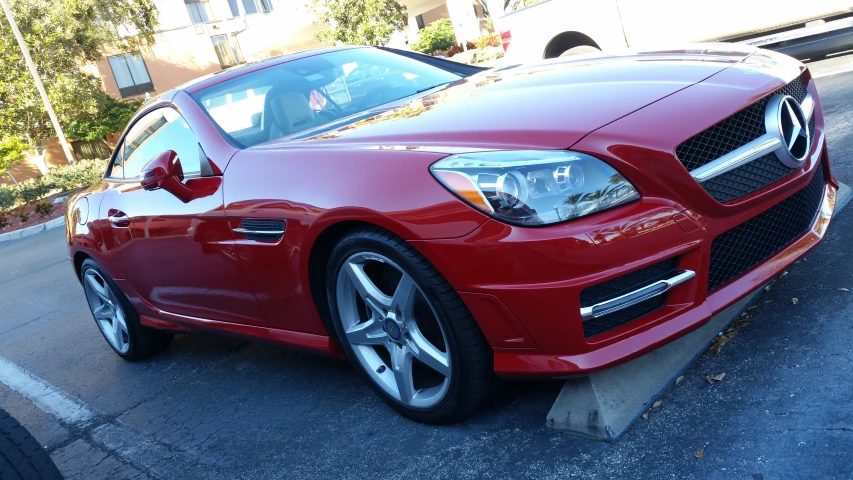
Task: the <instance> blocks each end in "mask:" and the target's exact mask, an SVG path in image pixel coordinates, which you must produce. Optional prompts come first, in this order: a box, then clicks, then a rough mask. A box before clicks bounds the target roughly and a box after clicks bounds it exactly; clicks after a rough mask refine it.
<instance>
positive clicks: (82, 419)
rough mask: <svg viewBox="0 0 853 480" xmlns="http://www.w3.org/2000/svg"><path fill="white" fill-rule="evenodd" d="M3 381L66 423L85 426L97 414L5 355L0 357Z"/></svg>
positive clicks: (0, 381)
mask: <svg viewBox="0 0 853 480" xmlns="http://www.w3.org/2000/svg"><path fill="white" fill-rule="evenodd" d="M0 383H3V384H4V385H6V386H7V387H9V388H11V389H12V390H14V391H16V392H18V393H19V394H21V395H22V396H24V397H26V398H27V399H29V400H30V401H31V402H33V403H34V404H36V406H38V407H39V408H41V409H42V410H44V411H45V412H47V413H49V414H51V415H53V416H54V417H56V418H58V419H59V420H61V421H63V422H65V423H68V424H72V425H81V426H82V425H86V424H88V423H89V422H91V421H92V420H93V419H94V418H95V417H96V416H97V415H96V414H95V411H94V410H92V409H91V408H89V407H88V406H87V405H86V404H85V403H83V402H81V401H80V400H78V399H76V398H74V397H72V396H71V395H68V394H67V393H65V392H63V391H62V390H60V389H58V388H56V387H54V386H53V385H51V384H49V383H47V382H45V381H44V380H42V379H40V378H38V377H36V376H35V375H33V374H32V373H30V372H28V371H26V370H24V369H23V368H21V367H19V366H17V365H15V364H14V363H12V362H10V361H9V360H6V359H5V358H3V357H0Z"/></svg>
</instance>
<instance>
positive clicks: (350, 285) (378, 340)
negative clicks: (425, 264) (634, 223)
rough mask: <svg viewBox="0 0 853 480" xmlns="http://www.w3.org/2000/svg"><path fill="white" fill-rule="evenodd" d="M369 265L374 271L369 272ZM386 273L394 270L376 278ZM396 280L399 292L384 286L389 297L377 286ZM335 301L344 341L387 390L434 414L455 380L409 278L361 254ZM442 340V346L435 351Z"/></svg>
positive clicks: (426, 306)
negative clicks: (367, 267)
mask: <svg viewBox="0 0 853 480" xmlns="http://www.w3.org/2000/svg"><path fill="white" fill-rule="evenodd" d="M370 264H373V267H374V268H370V272H368V271H366V270H365V267H366V266H368V265H370ZM375 267H378V268H375ZM382 269H393V270H392V271H390V272H388V271H386V272H385V273H386V275H384V276H382V278H377V277H378V276H379V275H377V273H376V271H381V270H382ZM387 273H390V275H388V274H387ZM396 277H399V280H398V281H396V282H390V283H395V286H389V285H387V283H389V282H387V281H386V282H380V283H382V284H383V287H384V289H385V291H386V292H388V293H386V292H383V290H382V289H381V288H380V287H379V286H377V280H388V278H392V279H395V278H396ZM335 296H336V300H337V306H338V314H339V315H340V319H341V326H342V327H343V330H344V332H345V338H343V339H341V340H342V341H346V342H348V343H349V345H350V346H351V347H352V350H353V352H354V353H355V356H356V358H357V359H358V361H359V362H360V363H361V365H362V366H363V367H364V369H365V370H366V371H367V373H368V375H369V376H370V378H371V379H373V381H374V382H376V384H377V385H379V387H380V388H382V390H384V391H385V392H386V393H387V394H388V395H390V396H391V397H393V398H395V399H396V400H397V401H398V402H400V403H401V404H403V405H405V406H407V407H412V408H430V407H432V406H435V405H436V404H438V403H439V402H440V401H441V400H442V399H443V398H444V396H445V395H446V394H447V390H448V388H449V387H450V380H451V364H450V344H449V343H448V341H447V335H446V334H445V332H444V328H443V327H442V326H441V323H440V322H439V321H438V318H437V315H436V313H435V309H434V308H433V306H432V304H430V302H429V300H428V299H427V298H426V296H425V295H424V294H423V291H421V289H420V287H418V285H417V284H416V283H415V281H414V280H413V279H412V277H411V276H409V274H407V273H406V272H405V271H404V270H403V269H402V268H400V266H399V265H397V264H396V263H394V262H393V261H391V260H390V259H388V258H387V257H385V256H382V255H379V254H376V253H367V252H361V253H356V254H354V255H352V256H350V257H349V258H347V259H346V261H344V263H343V265H342V266H341V267H340V270H339V271H338V275H337V280H336V285H335ZM416 307H417V308H416ZM427 317H431V318H427ZM427 332H429V333H427ZM428 337H431V338H432V340H430V339H428ZM438 340H440V342H439V343H443V345H440V346H436V345H435V342H436V341H438ZM442 346H443V347H444V349H443V350H442V348H441V347H442ZM382 349H384V350H385V351H387V354H384V353H385V352H383V351H382ZM415 362H417V364H419V365H418V368H415V366H416V363H415ZM420 365H423V366H425V367H427V370H426V371H425V370H424V369H423V368H422V367H420ZM430 371H431V372H435V373H434V374H431V372H430ZM436 374H437V375H436ZM422 377H426V378H427V380H429V379H431V380H433V381H432V384H429V385H427V384H426V383H429V382H422V380H423V378H422ZM416 380H417V382H416ZM416 383H418V385H416Z"/></svg>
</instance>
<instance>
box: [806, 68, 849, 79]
mask: <svg viewBox="0 0 853 480" xmlns="http://www.w3.org/2000/svg"><path fill="white" fill-rule="evenodd" d="M848 72H853V67H850V68H842V69H841V70H833V71H831V72H824V73H818V74H817V75H812V78H822V77H831V76H832V75H839V74H842V73H848Z"/></svg>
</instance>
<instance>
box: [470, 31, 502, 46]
mask: <svg viewBox="0 0 853 480" xmlns="http://www.w3.org/2000/svg"><path fill="white" fill-rule="evenodd" d="M500 46H501V36H500V35H498V34H497V33H489V34H486V35H483V36H482V37H480V38H478V39H476V40H474V47H475V48H486V47H500Z"/></svg>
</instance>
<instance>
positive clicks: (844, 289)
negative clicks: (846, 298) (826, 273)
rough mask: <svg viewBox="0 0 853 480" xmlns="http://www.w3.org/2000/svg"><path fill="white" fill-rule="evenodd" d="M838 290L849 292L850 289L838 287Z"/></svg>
mask: <svg viewBox="0 0 853 480" xmlns="http://www.w3.org/2000/svg"><path fill="white" fill-rule="evenodd" d="M838 291H839V292H849V291H850V289H849V288H839V289H838Z"/></svg>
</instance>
